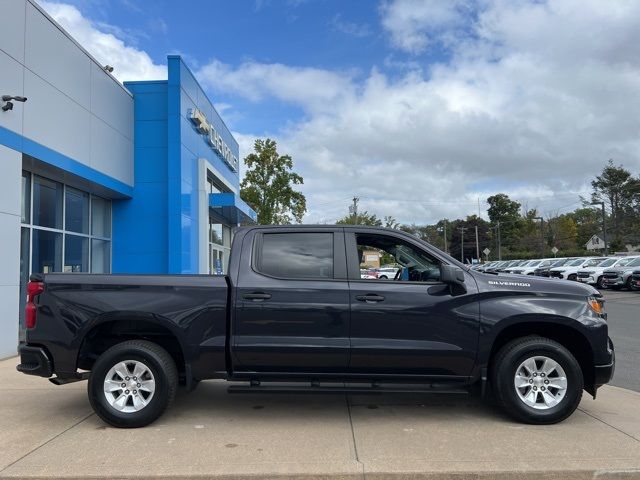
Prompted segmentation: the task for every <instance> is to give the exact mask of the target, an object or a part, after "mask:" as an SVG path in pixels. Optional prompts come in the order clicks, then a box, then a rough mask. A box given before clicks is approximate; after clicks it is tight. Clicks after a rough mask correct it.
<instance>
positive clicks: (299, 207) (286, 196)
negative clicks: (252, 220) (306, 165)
mask: <svg viewBox="0 0 640 480" xmlns="http://www.w3.org/2000/svg"><path fill="white" fill-rule="evenodd" d="M253 148H254V150H255V152H254V153H251V154H249V155H247V157H246V158H245V159H244V163H245V165H246V166H247V172H246V174H245V177H244V179H243V180H242V183H241V184H240V187H241V188H240V196H241V197H242V198H243V199H244V201H245V202H247V203H248V204H249V206H250V207H251V208H253V209H254V210H255V211H256V213H257V214H258V223H259V224H261V225H278V224H289V223H292V221H296V222H298V223H299V222H301V221H302V217H303V215H304V214H305V212H306V211H307V201H306V198H305V196H304V195H303V194H302V193H301V192H299V191H297V190H294V188H293V186H294V185H302V184H303V183H304V182H303V179H302V177H301V176H300V175H298V174H297V173H295V172H293V160H292V159H291V156H289V155H279V154H278V150H277V145H276V142H275V140H271V139H269V138H267V139H266V140H256V141H255V143H254V147H253Z"/></svg>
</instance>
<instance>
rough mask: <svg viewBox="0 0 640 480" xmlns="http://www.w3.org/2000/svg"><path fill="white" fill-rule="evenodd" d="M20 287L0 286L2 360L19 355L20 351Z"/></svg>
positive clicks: (0, 356) (0, 349)
mask: <svg viewBox="0 0 640 480" xmlns="http://www.w3.org/2000/svg"><path fill="white" fill-rule="evenodd" d="M19 292H20V287H18V286H17V285H15V286H4V285H2V286H0V305H2V316H0V333H1V335H0V359H2V358H8V357H13V356H14V355H17V353H18V352H17V350H18V296H19V295H20V293H19Z"/></svg>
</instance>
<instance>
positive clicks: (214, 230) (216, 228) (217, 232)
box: [209, 219, 224, 245]
mask: <svg viewBox="0 0 640 480" xmlns="http://www.w3.org/2000/svg"><path fill="white" fill-rule="evenodd" d="M222 234H223V229H222V224H221V223H214V222H213V221H212V220H211V219H209V242H210V243H215V244H218V245H224V239H223V237H222Z"/></svg>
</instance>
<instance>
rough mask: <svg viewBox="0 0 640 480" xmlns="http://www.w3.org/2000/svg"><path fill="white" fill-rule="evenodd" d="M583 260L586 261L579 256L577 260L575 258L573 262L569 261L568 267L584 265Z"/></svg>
mask: <svg viewBox="0 0 640 480" xmlns="http://www.w3.org/2000/svg"><path fill="white" fill-rule="evenodd" d="M582 262H584V259H582V258H577V259H576V260H573V261H572V262H569V263H567V264H566V266H567V267H577V266H579V265H582Z"/></svg>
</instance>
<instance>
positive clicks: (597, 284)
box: [596, 275, 604, 290]
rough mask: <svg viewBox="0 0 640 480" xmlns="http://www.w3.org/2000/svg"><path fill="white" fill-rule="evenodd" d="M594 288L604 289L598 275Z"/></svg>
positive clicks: (600, 277)
mask: <svg viewBox="0 0 640 480" xmlns="http://www.w3.org/2000/svg"><path fill="white" fill-rule="evenodd" d="M596 287H597V288H598V290H603V289H604V285H603V284H602V275H600V276H599V277H598V280H596Z"/></svg>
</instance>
